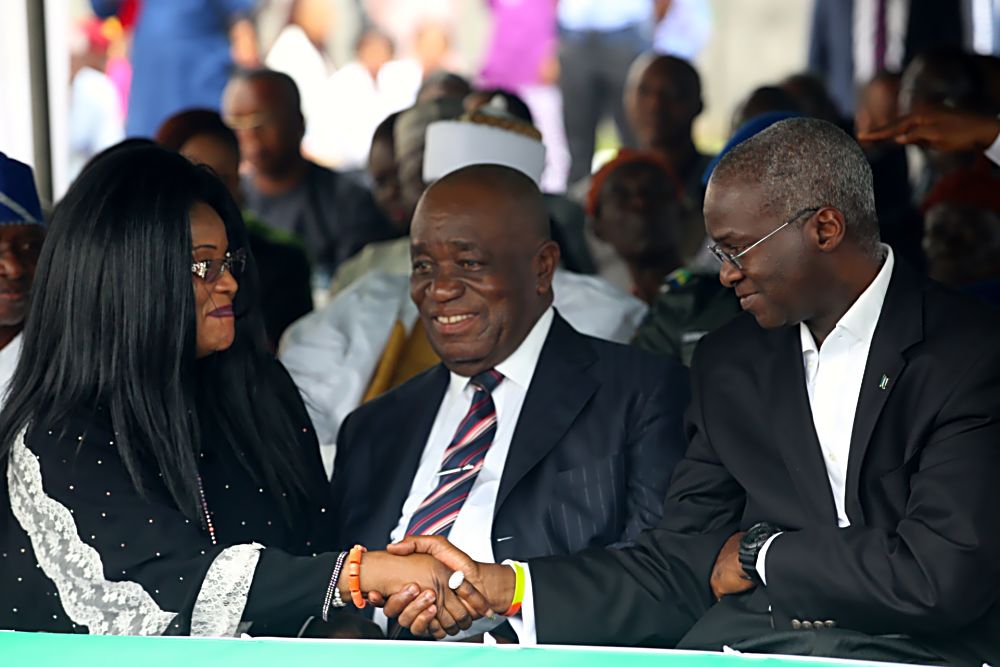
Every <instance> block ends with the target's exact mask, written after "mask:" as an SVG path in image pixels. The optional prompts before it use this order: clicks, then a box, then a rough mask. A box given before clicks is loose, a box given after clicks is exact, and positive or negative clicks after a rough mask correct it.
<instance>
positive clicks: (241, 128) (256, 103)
mask: <svg viewBox="0 0 1000 667" xmlns="http://www.w3.org/2000/svg"><path fill="white" fill-rule="evenodd" d="M223 107H224V112H223V118H224V119H225V121H226V124H227V125H229V126H230V127H231V128H233V130H234V131H235V132H236V136H237V137H238V138H239V142H240V151H241V153H242V155H243V159H244V160H245V161H246V162H247V164H248V165H249V170H248V173H247V174H246V175H245V176H244V178H243V192H244V195H245V197H246V206H247V208H248V209H249V210H250V211H252V212H253V213H254V214H255V215H257V216H258V217H259V218H260V219H261V220H263V221H265V222H266V223H267V224H268V225H270V226H272V227H275V228H277V229H279V230H282V231H284V232H287V233H291V234H294V235H295V236H296V237H298V238H299V239H301V241H302V243H303V244H304V246H305V249H306V252H307V253H309V258H310V261H311V262H312V265H313V270H314V274H313V278H314V287H315V289H316V295H314V300H315V299H318V298H324V297H325V294H326V290H327V288H328V287H329V283H330V277H331V276H332V275H333V273H334V272H335V271H336V270H337V267H338V266H339V265H340V263H341V262H343V261H344V260H345V259H347V258H348V257H351V256H352V255H354V253H356V252H357V251H358V250H360V249H361V248H363V247H364V246H365V245H366V244H367V243H370V242H371V241H375V240H379V239H384V238H389V237H392V236H394V235H395V234H394V232H393V230H392V229H391V228H390V227H389V225H388V224H387V223H386V221H385V220H384V219H383V218H382V216H381V215H380V214H379V213H378V210H377V209H376V208H375V204H374V202H373V201H372V198H371V193H370V192H369V191H368V190H367V189H365V188H364V187H363V186H362V185H360V184H358V183H357V182H356V181H354V180H353V179H351V178H348V177H347V176H345V175H343V174H339V173H337V172H336V171H333V170H331V169H327V168H326V167H323V166H321V165H318V164H316V163H315V162H312V161H311V160H308V159H307V158H306V157H305V156H303V155H302V150H301V144H302V137H303V136H304V134H305V121H304V119H303V117H302V112H301V102H300V98H299V93H298V88H297V87H296V86H295V82H294V81H292V79H291V77H289V76H288V75H287V74H282V73H280V72H273V71H271V70H254V71H250V72H244V73H241V74H239V75H237V76H236V77H234V78H233V80H232V81H231V82H230V84H229V86H228V87H227V88H226V93H225V99H224V103H223Z"/></svg>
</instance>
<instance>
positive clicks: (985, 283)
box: [924, 159, 1000, 306]
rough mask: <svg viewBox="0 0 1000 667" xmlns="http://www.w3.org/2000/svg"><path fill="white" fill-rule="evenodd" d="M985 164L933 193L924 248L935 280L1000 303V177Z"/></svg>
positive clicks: (950, 179)
mask: <svg viewBox="0 0 1000 667" xmlns="http://www.w3.org/2000/svg"><path fill="white" fill-rule="evenodd" d="M985 162H986V161H985V159H984V160H983V161H982V162H981V163H979V164H977V165H976V166H975V167H973V168H971V169H960V170H958V171H956V172H954V173H952V174H950V175H948V176H945V177H944V178H943V179H941V180H940V181H939V182H938V184H937V185H936V186H934V189H933V190H931V191H930V193H928V195H927V199H925V200H924V251H925V252H926V253H927V264H928V273H929V274H930V277H931V278H933V279H934V280H938V281H940V282H942V283H944V284H946V285H950V286H952V287H954V288H956V289H959V290H961V291H963V292H965V293H967V294H973V295H975V296H978V297H980V298H982V299H984V300H986V301H989V302H990V303H992V304H993V305H994V306H1000V261H998V259H997V258H998V257H1000V177H997V175H996V173H995V172H994V171H992V170H991V169H990V168H989V167H988V166H987V164H985Z"/></svg>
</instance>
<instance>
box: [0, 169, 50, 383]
mask: <svg viewBox="0 0 1000 667" xmlns="http://www.w3.org/2000/svg"><path fill="white" fill-rule="evenodd" d="M44 225H45V222H44V221H43V218H42V207H41V205H40V204H39V202H38V193H37V192H36V191H35V181H34V177H33V176H32V174H31V168H30V167H29V166H28V165H26V164H22V163H20V162H18V161H17V160H12V159H10V158H8V157H7V156H6V155H4V154H3V153H0V401H2V400H3V394H5V393H6V391H7V385H8V383H9V382H10V378H11V375H13V374H14V368H16V367H17V358H18V356H20V353H21V330H22V329H23V328H24V316H25V314H26V313H27V312H28V296H29V294H30V292H31V282H32V281H33V280H34V278H35V262H37V261H38V251H39V250H41V247H42V241H43V240H44V239H45V226H44Z"/></svg>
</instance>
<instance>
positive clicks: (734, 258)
mask: <svg viewBox="0 0 1000 667" xmlns="http://www.w3.org/2000/svg"><path fill="white" fill-rule="evenodd" d="M821 208H823V207H822V206H812V207H809V208H804V209H802V210H801V211H799V212H798V213H796V214H795V215H793V216H792V217H791V218H789V219H788V220H786V221H785V222H783V223H781V224H780V225H778V226H777V227H775V228H774V229H773V230H771V231H770V232H768V233H767V234H766V235H765V236H764V237H763V238H761V239H760V240H758V241H756V242H754V243H751V244H750V245H748V246H747V247H746V248H744V249H743V250H740V251H739V252H737V253H729V252H726V251H725V250H723V249H722V246H720V245H719V244H718V243H715V244H713V245H710V246H708V249H709V250H710V251H711V252H712V254H713V255H715V258H716V259H717V260H719V262H721V263H722V264H726V263H729V264H732V265H733V266H735V267H736V268H737V269H739V270H740V271H742V270H743V264H742V263H741V262H740V257H743V255H745V254H747V253H748V252H750V251H751V250H753V249H754V248H756V247H757V246H759V245H760V244H761V243H763V242H764V241H766V240H768V239H769V238H771V237H772V236H774V235H775V234H777V233H778V232H780V231H781V230H782V229H784V228H785V227H787V226H788V225H790V224H792V223H793V222H795V221H796V220H798V219H799V218H801V217H802V216H804V215H805V214H807V213H808V214H809V215H812V214H813V213H815V212H816V211H818V210H820V209H821Z"/></svg>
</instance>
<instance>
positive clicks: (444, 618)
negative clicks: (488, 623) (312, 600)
mask: <svg viewBox="0 0 1000 667" xmlns="http://www.w3.org/2000/svg"><path fill="white" fill-rule="evenodd" d="M411 553H412V550H411ZM404 555H405V556H406V557H405V558H404V557H402V556H404ZM452 571H453V570H452V569H449V568H448V567H447V566H446V565H444V564H443V563H441V562H440V561H438V560H436V559H435V558H432V557H431V556H428V555H424V554H420V553H418V554H414V555H408V554H400V555H393V554H390V553H387V552H385V551H372V552H368V553H365V554H364V555H363V556H362V559H361V582H360V584H361V592H362V594H364V595H366V597H367V598H368V600H369V602H371V603H372V604H375V605H377V606H378V605H380V604H381V602H382V600H384V599H385V596H386V595H392V594H394V593H399V592H400V591H402V590H404V589H407V590H410V591H412V590H413V589H417V588H419V589H421V590H423V591H424V594H423V595H422V596H421V597H420V600H421V601H422V602H424V601H426V600H427V599H428V597H430V598H432V599H433V603H432V605H431V606H432V607H433V609H434V613H435V618H436V621H437V625H438V626H439V627H440V629H441V630H442V631H443V632H444V633H446V634H450V635H454V634H458V632H459V631H460V630H466V629H468V628H469V626H471V625H472V622H473V621H474V620H475V619H477V618H481V617H482V616H488V615H491V614H492V611H491V610H490V608H489V605H488V603H487V602H486V600H485V598H484V597H483V596H482V595H480V594H479V592H478V591H477V590H476V589H475V588H473V586H472V584H470V583H469V582H465V583H463V584H462V585H461V586H459V587H458V589H456V590H455V591H452V590H451V589H449V588H448V578H449V577H450V576H451V574H452ZM407 582H414V583H407ZM348 583H349V582H348V577H341V578H340V581H339V583H338V586H339V588H340V594H341V597H342V598H343V599H344V600H349V599H350V596H351V593H350V590H349V588H348ZM425 611H426V609H425ZM442 636H444V635H442Z"/></svg>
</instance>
